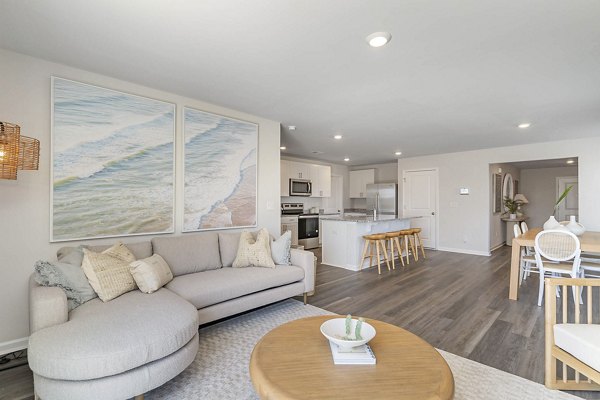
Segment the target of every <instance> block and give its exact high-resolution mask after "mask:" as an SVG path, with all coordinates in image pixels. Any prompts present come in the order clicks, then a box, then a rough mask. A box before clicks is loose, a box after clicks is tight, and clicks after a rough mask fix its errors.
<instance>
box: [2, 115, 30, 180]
mask: <svg viewBox="0 0 600 400" xmlns="http://www.w3.org/2000/svg"><path fill="white" fill-rule="evenodd" d="M39 165H40V141H39V140H37V139H34V138H30V137H28V136H22V135H21V128H20V127H19V125H15V124H11V123H8V122H0V179H13V180H14V179H17V170H19V169H23V170H37V169H38V168H39Z"/></svg>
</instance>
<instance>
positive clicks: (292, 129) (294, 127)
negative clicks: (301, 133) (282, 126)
mask: <svg viewBox="0 0 600 400" xmlns="http://www.w3.org/2000/svg"><path fill="white" fill-rule="evenodd" d="M288 129H289V130H290V131H295V130H296V125H290V126H288Z"/></svg>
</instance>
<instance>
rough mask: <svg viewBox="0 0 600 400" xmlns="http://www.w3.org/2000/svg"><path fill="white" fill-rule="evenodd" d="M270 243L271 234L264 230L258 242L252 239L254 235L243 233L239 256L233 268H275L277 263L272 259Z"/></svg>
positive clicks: (259, 235)
mask: <svg viewBox="0 0 600 400" xmlns="http://www.w3.org/2000/svg"><path fill="white" fill-rule="evenodd" d="M270 241H271V237H270V236H269V232H268V231H267V230H266V229H264V228H263V229H261V230H260V231H259V232H258V235H257V237H256V241H255V240H254V238H253V237H252V233H250V232H247V231H244V232H242V234H241V235H240V244H239V246H238V252H237V256H236V257H235V261H234V262H233V265H232V267H234V268H241V267H267V268H275V263H274V262H273V258H272V257H271V248H270V247H269V242H270Z"/></svg>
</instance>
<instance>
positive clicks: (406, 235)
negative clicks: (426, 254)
mask: <svg viewBox="0 0 600 400" xmlns="http://www.w3.org/2000/svg"><path fill="white" fill-rule="evenodd" d="M398 233H399V234H400V238H401V240H403V241H404V251H405V252H406V264H407V265H410V257H409V251H408V247H409V246H410V253H412V255H413V258H414V257H415V246H414V244H413V241H412V237H413V230H412V229H402V230H401V231H398ZM415 261H418V256H417V258H415Z"/></svg>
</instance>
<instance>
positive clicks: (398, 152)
mask: <svg viewBox="0 0 600 400" xmlns="http://www.w3.org/2000/svg"><path fill="white" fill-rule="evenodd" d="M394 154H395V155H397V156H400V155H402V152H401V151H397V152H395V153H394Z"/></svg>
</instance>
